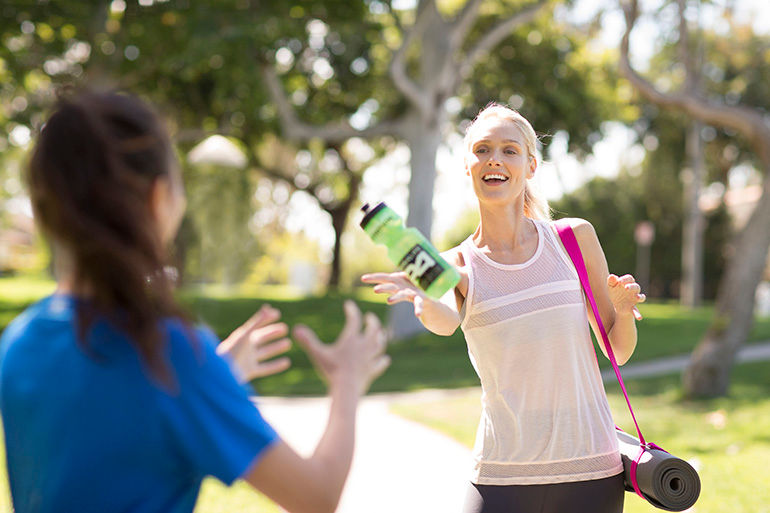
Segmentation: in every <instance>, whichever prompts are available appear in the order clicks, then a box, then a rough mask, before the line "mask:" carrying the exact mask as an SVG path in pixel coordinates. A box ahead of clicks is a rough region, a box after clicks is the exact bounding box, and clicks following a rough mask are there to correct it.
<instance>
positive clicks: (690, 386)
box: [682, 141, 770, 397]
mask: <svg viewBox="0 0 770 513" xmlns="http://www.w3.org/2000/svg"><path fill="white" fill-rule="evenodd" d="M768 144H770V141H768ZM764 171H765V182H764V188H763V193H762V196H761V197H760V198H759V201H758V203H757V206H756V208H755V209H754V212H753V213H752V214H751V217H750V218H749V221H748V222H747V223H746V226H745V227H744V228H743V229H742V230H741V231H740V232H739V233H738V234H737V236H736V239H735V244H734V246H733V247H732V255H731V257H730V258H729V261H728V264H727V268H726V269H725V273H724V275H723V276H722V280H721V282H720V284H719V294H718V296H717V304H716V311H715V313H714V320H713V321H712V323H711V326H710V327H709V329H708V332H707V333H706V336H705V337H704V338H703V340H702V341H701V342H700V343H699V344H698V347H696V348H695V351H693V354H692V357H691V359H690V363H689V364H688V366H687V368H686V369H685V372H684V374H683V376H682V382H683V385H684V389H685V394H686V395H687V396H688V397H717V396H722V395H725V394H727V391H728V387H729V384H730V369H731V368H732V366H733V363H734V360H735V354H736V353H737V351H738V349H739V347H740V345H741V344H742V343H743V342H744V341H745V340H746V337H747V336H748V334H749V331H750V330H751V326H752V324H753V321H754V298H755V293H756V288H757V284H758V283H759V281H760V279H761V277H762V272H763V271H764V269H765V266H766V265H767V252H768V248H769V247H770V230H769V229H768V226H770V165H768V164H765V169H764Z"/></svg>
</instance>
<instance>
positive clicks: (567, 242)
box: [554, 219, 660, 500]
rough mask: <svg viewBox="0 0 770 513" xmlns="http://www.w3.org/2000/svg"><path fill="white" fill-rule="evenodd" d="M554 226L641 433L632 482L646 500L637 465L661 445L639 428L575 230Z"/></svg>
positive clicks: (564, 225) (561, 222)
mask: <svg viewBox="0 0 770 513" xmlns="http://www.w3.org/2000/svg"><path fill="white" fill-rule="evenodd" d="M554 227H555V228H556V231H557V233H558V234H559V237H560V238H561V241H562V243H563V244H564V248H565V249H566V250H567V254H568V255H569V257H570V259H571V260H572V263H573V264H574V265H575V270H576V271H577V274H578V278H580V283H581V284H582V285H583V290H584V291H585V293H586V297H587V298H588V302H589V303H590V305H591V310H593V312H594V318H595V319H596V325H597V326H598V327H599V332H600V333H601V336H602V342H603V343H604V348H605V349H606V350H607V356H608V357H609V359H610V363H612V369H613V370H614V371H615V376H616V377H617V378H618V383H620V388H621V390H622V391H623V397H625V398H626V404H627V405H628V411H629V412H631V418H632V419H633V420H634V426H636V432H637V434H638V435H639V441H640V442H641V450H640V453H639V456H638V457H637V458H636V461H634V462H633V463H632V465H631V483H632V485H633V487H634V491H635V492H636V493H637V495H639V496H640V497H642V498H643V499H645V500H646V497H644V495H642V492H641V490H639V486H638V484H637V482H636V467H637V466H638V464H639V460H640V459H641V457H642V454H644V451H645V450H646V449H647V448H656V449H660V447H658V446H657V445H655V444H648V443H647V442H645V440H644V436H643V435H642V430H641V429H640V428H639V423H638V422H637V421H636V415H634V409H633V408H632V407H631V400H630V399H629V398H628V392H627V391H626V385H625V383H623V378H622V377H621V375H620V369H619V368H618V362H617V360H616V359H615V353H614V352H613V351H612V345H611V344H610V339H609V337H608V336H607V330H605V329H604V323H602V318H601V316H600V315H599V308H598V307H597V306H596V300H595V299H594V294H593V291H592V290H591V284H590V283H589V281H588V271H587V270H586V265H585V262H584V261H583V254H582V253H581V252H580V246H579V245H578V242H577V239H576V238H575V232H573V231H572V227H571V226H570V225H569V223H568V222H567V221H565V220H563V219H560V220H558V221H555V222H554Z"/></svg>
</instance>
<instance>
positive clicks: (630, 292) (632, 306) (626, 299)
mask: <svg viewBox="0 0 770 513" xmlns="http://www.w3.org/2000/svg"><path fill="white" fill-rule="evenodd" d="M607 287H608V288H609V293H610V301H612V305H613V306H614V307H615V311H616V312H617V313H626V312H629V311H630V312H631V313H632V314H633V316H634V319H636V320H637V321H641V320H642V314H641V313H640V312H639V309H638V308H637V307H636V305H637V303H643V302H644V301H645V300H646V299H647V296H645V295H644V294H642V293H641V291H642V288H641V287H640V286H639V284H638V283H636V280H635V279H634V277H633V276H631V275H630V274H626V275H623V276H620V277H618V276H616V275H614V274H610V275H609V276H608V277H607Z"/></svg>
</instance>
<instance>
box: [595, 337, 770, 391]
mask: <svg viewBox="0 0 770 513" xmlns="http://www.w3.org/2000/svg"><path fill="white" fill-rule="evenodd" d="M763 360H770V342H761V343H755V344H751V345H748V346H743V347H742V348H741V349H740V350H739V351H738V354H737V355H736V358H735V361H736V363H744V362H754V361H763ZM689 361H690V355H689V354H683V355H679V356H671V357H668V358H660V359H658V360H652V361H649V362H642V363H629V364H628V365H624V366H623V367H621V368H620V374H621V376H623V379H624V380H625V379H630V378H646V377H653V376H663V375H666V374H674V373H676V372H680V371H681V370H682V369H684V367H685V366H686V365H687V362H689ZM602 379H603V380H604V381H605V382H608V381H609V382H614V381H615V379H616V378H615V372H614V371H613V370H612V368H609V369H605V370H603V371H602Z"/></svg>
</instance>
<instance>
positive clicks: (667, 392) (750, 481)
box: [391, 362, 770, 513]
mask: <svg viewBox="0 0 770 513" xmlns="http://www.w3.org/2000/svg"><path fill="white" fill-rule="evenodd" d="M627 385H628V389H629V394H630V396H631V401H632V405H633V406H634V411H635V412H636V415H637V419H638V420H639V423H640V426H641V428H642V431H643V433H644V435H645V437H646V438H647V439H648V440H651V441H654V442H656V443H658V444H659V445H661V446H662V447H664V448H665V449H667V450H669V451H670V452H672V453H674V454H676V455H677V456H679V457H681V458H684V459H687V460H689V461H691V462H694V463H695V465H696V466H697V467H698V468H699V469H700V470H699V474H700V477H701V485H702V491H701V496H700V499H699V500H698V503H697V504H696V506H695V509H694V511H697V512H698V513H723V512H726V511H729V512H731V513H770V487H768V486H767V470H766V465H767V462H768V461H770V362H761V363H752V364H743V365H739V366H737V367H736V368H735V369H734V374H733V383H732V387H731V393H730V396H729V397H726V398H721V399H714V400H708V401H697V402H691V401H684V400H682V398H681V391H680V386H679V378H678V377H677V376H667V377H662V378H650V379H641V380H634V381H631V382H630V383H628V384H627ZM607 390H608V398H609V401H610V406H611V407H612V411H613V414H614V417H615V420H616V421H617V422H618V424H619V425H620V426H621V427H623V428H624V429H626V430H627V431H629V432H631V433H634V432H635V431H634V428H633V424H632V423H631V420H630V416H629V414H628V411H627V409H626V405H625V400H624V399H623V396H622V395H621V394H620V390H619V387H618V386H609V387H608V388H607ZM391 410H392V411H393V412H395V413H397V414H399V415H401V416H403V417H406V418H409V419H412V420H415V421H417V422H420V423H423V424H425V425H428V426H430V427H432V428H434V429H436V430H438V431H441V432H443V433H445V434H447V435H449V436H451V437H453V438H455V439H456V440H458V441H460V442H461V443H463V444H465V445H467V446H468V447H472V446H473V443H474V440H475V434H476V426H477V425H478V419H479V412H480V410H481V408H480V403H479V391H478V389H471V390H468V391H466V392H464V393H460V394H453V395H452V396H449V397H448V398H446V399H444V400H440V401H430V402H425V401H420V402H415V401H409V400H404V401H403V402H401V403H398V404H395V405H393V406H392V407H391ZM625 511H626V512H627V513H641V512H652V511H656V510H655V509H654V508H653V507H652V506H650V505H648V504H647V503H645V502H644V501H642V500H641V499H639V498H638V497H636V496H635V495H633V494H626V508H625Z"/></svg>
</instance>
